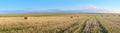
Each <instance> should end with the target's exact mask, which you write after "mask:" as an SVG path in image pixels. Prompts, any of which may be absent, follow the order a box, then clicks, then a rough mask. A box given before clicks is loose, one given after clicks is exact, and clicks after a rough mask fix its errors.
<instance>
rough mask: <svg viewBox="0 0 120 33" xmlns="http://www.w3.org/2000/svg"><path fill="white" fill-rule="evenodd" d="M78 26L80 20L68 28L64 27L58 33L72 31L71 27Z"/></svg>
mask: <svg viewBox="0 0 120 33" xmlns="http://www.w3.org/2000/svg"><path fill="white" fill-rule="evenodd" d="M78 26H79V22H76V23H74V24H73V25H72V26H70V27H68V28H66V29H64V30H61V31H59V32H58V33H64V32H65V31H68V32H72V31H70V30H69V29H70V28H76V27H78Z"/></svg>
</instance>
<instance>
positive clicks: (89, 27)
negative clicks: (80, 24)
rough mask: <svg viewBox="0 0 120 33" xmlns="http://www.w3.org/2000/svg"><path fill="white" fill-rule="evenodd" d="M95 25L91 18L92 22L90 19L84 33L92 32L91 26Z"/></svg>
mask: <svg viewBox="0 0 120 33" xmlns="http://www.w3.org/2000/svg"><path fill="white" fill-rule="evenodd" d="M92 27H93V22H92V21H91V20H90V22H89V21H88V22H87V23H86V25H85V27H84V29H83V31H82V33H90V32H91V28H92Z"/></svg>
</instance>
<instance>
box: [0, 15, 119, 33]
mask: <svg viewBox="0 0 120 33" xmlns="http://www.w3.org/2000/svg"><path fill="white" fill-rule="evenodd" d="M101 15H102V16H101ZM71 16H73V18H71ZM119 19H120V18H119V16H113V15H110V16H107V15H106V14H105V15H103V14H77V15H63V16H44V17H38V16H37V17H28V19H27V20H25V19H24V17H0V33H120V21H119Z"/></svg>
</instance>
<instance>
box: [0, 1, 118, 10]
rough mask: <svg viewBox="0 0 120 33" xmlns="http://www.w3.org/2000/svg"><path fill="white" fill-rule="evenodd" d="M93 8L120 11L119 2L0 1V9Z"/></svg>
mask: <svg viewBox="0 0 120 33" xmlns="http://www.w3.org/2000/svg"><path fill="white" fill-rule="evenodd" d="M89 5H93V6H95V7H101V8H108V9H120V0H0V9H25V8H38V9H52V8H79V7H82V6H89Z"/></svg>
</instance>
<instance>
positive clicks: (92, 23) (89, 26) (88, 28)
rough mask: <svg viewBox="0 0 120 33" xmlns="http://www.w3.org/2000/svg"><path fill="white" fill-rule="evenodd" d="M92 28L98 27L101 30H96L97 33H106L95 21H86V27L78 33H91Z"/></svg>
mask: <svg viewBox="0 0 120 33" xmlns="http://www.w3.org/2000/svg"><path fill="white" fill-rule="evenodd" d="M94 27H98V28H100V29H101V30H98V32H99V31H100V32H101V33H108V31H107V30H106V29H105V27H104V26H103V25H102V24H101V23H100V21H99V20H97V19H92V20H91V21H88V22H87V23H86V25H85V26H84V29H83V30H82V31H81V32H80V33H92V31H93V30H92V28H94ZM98 32H96V33H98Z"/></svg>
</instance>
